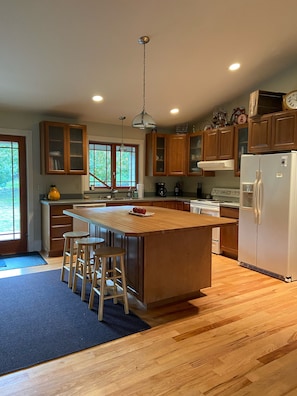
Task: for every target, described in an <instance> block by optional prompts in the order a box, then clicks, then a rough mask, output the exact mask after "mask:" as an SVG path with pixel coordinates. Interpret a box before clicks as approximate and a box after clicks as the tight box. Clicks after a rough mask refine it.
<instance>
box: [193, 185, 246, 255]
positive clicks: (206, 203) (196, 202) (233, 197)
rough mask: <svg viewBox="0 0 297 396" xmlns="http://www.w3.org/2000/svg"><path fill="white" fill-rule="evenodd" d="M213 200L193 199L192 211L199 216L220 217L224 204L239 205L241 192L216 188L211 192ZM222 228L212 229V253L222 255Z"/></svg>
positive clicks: (234, 189) (235, 189) (233, 189)
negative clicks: (221, 207) (221, 206)
mask: <svg viewBox="0 0 297 396" xmlns="http://www.w3.org/2000/svg"><path fill="white" fill-rule="evenodd" d="M211 196H212V198H211V199H200V198H199V199H193V200H191V201H190V211H191V212H192V213H196V214H199V215H207V216H214V217H220V205H221V204H222V203H228V204H230V205H231V204H234V205H239V196H240V190H239V189H237V188H221V187H215V188H213V189H212V190H211ZM220 245H221V241H220V228H219V227H216V228H213V229H212V253H216V254H220V253H221V246H220Z"/></svg>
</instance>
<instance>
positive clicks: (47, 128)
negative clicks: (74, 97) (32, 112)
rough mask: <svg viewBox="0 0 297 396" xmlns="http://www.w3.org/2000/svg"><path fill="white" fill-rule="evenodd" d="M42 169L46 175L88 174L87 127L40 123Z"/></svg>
mask: <svg viewBox="0 0 297 396" xmlns="http://www.w3.org/2000/svg"><path fill="white" fill-rule="evenodd" d="M40 142H41V153H42V163H41V169H42V171H43V173H46V174H59V175H85V174H87V129H86V126H85V125H76V124H66V123H61V122H52V121H43V122H41V123H40Z"/></svg>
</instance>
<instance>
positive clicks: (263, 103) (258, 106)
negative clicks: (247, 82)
mask: <svg viewBox="0 0 297 396" xmlns="http://www.w3.org/2000/svg"><path fill="white" fill-rule="evenodd" d="M284 95H285V93H284V92H270V91H261V90H258V91H254V92H252V93H251V94H250V102H249V117H250V118H253V117H259V116H261V115H264V114H270V113H275V112H277V111H282V109H283V96H284Z"/></svg>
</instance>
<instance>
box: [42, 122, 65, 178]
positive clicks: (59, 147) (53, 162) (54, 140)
mask: <svg viewBox="0 0 297 396" xmlns="http://www.w3.org/2000/svg"><path fill="white" fill-rule="evenodd" d="M46 132H47V139H46V141H47V143H48V161H47V171H48V172H57V173H60V172H61V173H64V171H65V164H64V157H65V134H64V127H63V126H58V125H54V124H53V125H49V126H48V128H47V130H46Z"/></svg>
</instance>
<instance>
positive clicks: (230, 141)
mask: <svg viewBox="0 0 297 396" xmlns="http://www.w3.org/2000/svg"><path fill="white" fill-rule="evenodd" d="M203 138H204V161H214V160H219V159H232V158H234V126H226V127H224V128H218V129H210V130H207V131H204V136H203Z"/></svg>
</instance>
